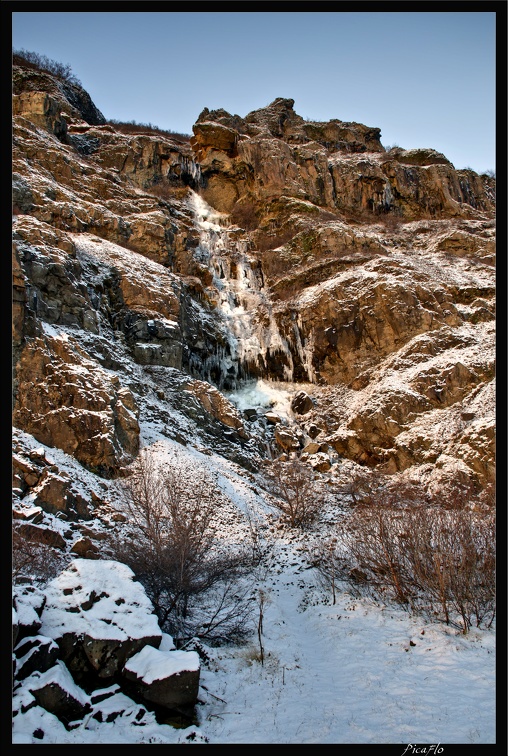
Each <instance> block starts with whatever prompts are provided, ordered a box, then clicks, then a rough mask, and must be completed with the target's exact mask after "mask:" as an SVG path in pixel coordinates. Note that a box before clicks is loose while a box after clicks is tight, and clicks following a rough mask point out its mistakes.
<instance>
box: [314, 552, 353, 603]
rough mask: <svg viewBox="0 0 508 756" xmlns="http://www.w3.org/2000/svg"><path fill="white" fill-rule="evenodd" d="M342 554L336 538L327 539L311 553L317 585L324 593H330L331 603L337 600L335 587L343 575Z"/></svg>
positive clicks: (344, 562)
mask: <svg viewBox="0 0 508 756" xmlns="http://www.w3.org/2000/svg"><path fill="white" fill-rule="evenodd" d="M345 564H346V561H345V559H344V556H343V554H342V553H341V550H340V545H339V543H338V541H337V538H333V537H332V538H328V539H326V540H325V541H323V542H322V543H320V544H319V545H318V546H317V547H316V548H315V550H314V553H313V566H314V567H315V568H316V570H317V575H318V583H319V585H320V586H321V588H323V590H325V591H327V592H328V591H331V593H332V603H333V604H335V603H336V600H337V587H338V584H339V581H340V579H341V578H342V577H343V576H344V573H345Z"/></svg>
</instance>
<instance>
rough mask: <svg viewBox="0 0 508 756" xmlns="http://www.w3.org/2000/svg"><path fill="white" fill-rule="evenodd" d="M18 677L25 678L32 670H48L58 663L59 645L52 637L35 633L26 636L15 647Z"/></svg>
mask: <svg viewBox="0 0 508 756" xmlns="http://www.w3.org/2000/svg"><path fill="white" fill-rule="evenodd" d="M14 654H15V656H16V679H18V680H24V679H25V678H26V677H28V676H29V675H31V674H32V672H35V671H38V672H46V670H48V669H50V668H51V667H53V666H54V664H56V661H57V659H58V645H57V644H56V643H55V641H54V640H52V639H51V638H45V637H44V636H43V635H35V636H33V637H29V638H25V639H24V640H22V641H21V642H20V643H18V645H17V646H16V647H15V649H14Z"/></svg>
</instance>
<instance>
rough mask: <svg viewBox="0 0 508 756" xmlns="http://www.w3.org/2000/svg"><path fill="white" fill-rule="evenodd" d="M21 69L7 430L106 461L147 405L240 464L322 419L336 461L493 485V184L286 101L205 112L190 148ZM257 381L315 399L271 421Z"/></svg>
mask: <svg viewBox="0 0 508 756" xmlns="http://www.w3.org/2000/svg"><path fill="white" fill-rule="evenodd" d="M14 80H15V87H14V101H15V105H14V109H13V114H14V125H13V215H14V217H13V226H14V235H13V261H14V263H13V273H14V275H13V346H14V360H13V379H14V380H13V389H14V415H13V418H14V424H15V426H16V427H17V428H19V429H21V430H22V431H24V432H26V433H28V434H32V435H33V437H34V438H35V439H36V440H38V441H40V442H41V443H44V444H48V445H50V446H55V447H57V448H59V449H62V450H64V451H66V452H68V453H69V454H71V455H73V456H74V457H75V458H76V459H77V460H79V461H80V463H81V464H83V465H84V466H86V467H87V468H88V469H91V470H94V471H96V472H97V474H98V475H107V476H115V475H117V474H119V473H120V471H121V469H122V467H123V466H125V465H126V464H128V462H129V461H130V460H132V459H134V458H135V456H136V454H137V452H138V448H139V444H140V433H141V431H140V423H142V422H143V419H144V418H147V417H163V418H164V423H165V425H164V427H165V433H167V434H168V435H169V436H170V437H172V438H175V439H178V440H179V441H180V442H182V443H183V442H185V443H192V442H193V439H192V438H191V437H189V435H188V434H189V431H188V430H182V429H183V427H184V426H183V424H182V422H181V421H180V420H179V419H178V418H179V417H180V416H179V415H178V413H183V414H182V416H185V417H187V418H188V419H189V418H190V420H191V421H192V422H195V423H196V424H197V425H196V428H197V430H196V432H202V433H205V435H206V434H207V433H210V435H209V436H207V438H208V439H209V442H210V444H212V445H214V447H215V448H216V449H217V450H218V451H219V453H221V454H224V455H226V456H227V455H229V457H230V458H232V459H235V460H238V461H240V463H241V464H246V465H247V466H249V465H250V466H251V467H255V466H256V464H258V462H256V461H253V460H254V457H252V459H251V460H250V462H249V459H250V457H249V455H250V454H251V451H250V450H255V454H256V455H258V457H256V459H259V457H261V458H262V457H263V455H267V456H268V455H269V450H270V449H271V450H272V454H273V453H275V454H277V453H278V452H280V451H281V449H282V450H283V451H285V452H287V451H288V450H289V452H290V453H294V454H297V455H299V454H301V453H305V454H309V452H308V451H307V452H303V449H304V448H305V446H306V444H308V443H309V441H310V440H311V438H313V437H315V436H311V435H310V428H311V427H312V428H315V429H317V432H318V433H319V443H320V445H323V444H324V445H325V446H324V447H323V448H327V449H328V450H329V454H330V455H331V456H330V457H329V459H331V460H332V462H333V463H334V464H336V460H337V458H339V459H340V458H348V459H350V460H353V461H354V462H356V463H358V464H361V465H369V466H371V467H376V468H379V469H380V470H384V471H385V472H389V473H391V474H398V473H403V472H405V471H411V470H422V471H423V473H425V476H426V479H431V478H432V477H433V476H434V475H437V474H438V473H439V474H441V473H442V474H443V475H445V474H448V471H449V470H450V469H451V467H453V465H455V466H456V467H458V468H460V470H461V471H462V473H464V475H465V476H466V477H470V478H471V479H473V480H474V481H475V482H476V483H479V484H480V485H484V484H485V483H487V482H488V481H491V480H493V477H494V444H495V433H494V429H495V419H494V418H495V415H494V406H495V404H494V402H495V399H494V396H495V394H494V374H495V359H494V346H495V179H493V178H492V177H490V176H487V175H481V176H480V175H478V174H476V173H474V172H473V171H471V170H456V169H455V168H454V166H453V165H452V164H451V163H450V161H449V160H448V159H447V158H446V157H445V156H444V155H442V154H440V153H438V152H436V151H435V150H433V149H430V148H422V149H418V150H414V149H413V150H404V149H403V148H393V149H391V150H389V151H386V150H385V148H384V147H383V145H382V143H381V133H380V129H379V128H377V127H368V126H364V125H362V124H358V123H350V122H343V121H340V120H338V119H333V120H331V121H329V122H326V123H321V122H311V121H306V120H305V119H303V118H302V117H301V116H299V115H298V114H297V113H296V112H295V110H294V101H293V100H291V99H283V98H278V99H276V100H275V101H274V102H272V103H271V104H270V105H268V106H266V107H264V108H261V109H259V110H256V111H253V112H252V113H249V114H248V115H247V116H245V117H240V116H238V115H232V114H230V113H227V112H226V111H225V110H213V111H210V110H208V109H207V108H205V109H204V110H203V111H202V113H201V114H200V116H199V117H198V119H197V122H196V124H195V125H194V127H193V136H192V137H191V138H190V141H184V140H181V139H176V138H173V137H172V136H171V135H170V134H167V135H163V134H160V133H155V132H154V133H153V134H151V133H143V134H141V133H138V134H136V133H131V134H126V133H123V132H120V131H119V130H117V129H115V127H114V126H112V125H108V124H106V123H105V119H104V116H102V114H100V113H99V112H98V111H97V109H96V108H95V106H93V103H92V102H91V100H90V98H89V96H88V95H87V94H86V93H84V92H83V90H79V91H78V90H77V89H75V88H69V87H64V86H62V84H61V82H58V81H57V80H56V79H55V78H54V77H52V76H51V75H49V74H41V73H37V72H30V71H28V70H27V69H21V68H19V67H17V66H16V67H14ZM255 381H258V382H259V381H261V382H263V381H265V382H278V383H277V385H283V386H286V387H287V388H288V392H289V395H296V394H297V392H298V391H299V390H301V386H304V387H305V392H306V393H307V394H308V398H309V401H310V404H307V405H306V411H305V413H301V412H299V411H293V410H292V409H291V408H290V406H289V402H288V409H287V412H286V414H285V416H284V417H283V418H282V420H283V422H282V424H280V423H279V426H280V427H278V430H277V437H276V436H275V428H276V425H274V424H271V423H270V422H269V420H267V419H266V415H265V414H262V413H261V414H260V415H256V412H255V410H256V406H255V403H256V401H257V399H259V396H256V394H255V392H254V393H253V392H252V391H251V393H250V397H251V404H252V405H254V406H251V407H246V406H245V405H244V403H243V399H239V397H245V396H247V394H246V393H244V394H242V391H243V392H247V391H248V390H249V387H252V385H253V382H255ZM259 385H261V384H259ZM207 387H209V388H207ZM225 394H227V395H232V394H235V395H236V397H237V399H236V401H237V405H236V406H237V407H238V408H239V409H240V412H245V411H246V410H247V409H249V410H251V414H250V415H249V416H248V417H244V416H242V415H241V414H239V413H238V412H237V410H236V409H235V407H234V406H232V405H231V404H230V403H229V401H228V399H226V398H225V396H224V395H225ZM154 397H155V398H154ZM161 397H163V398H161ZM258 409H259V407H258ZM266 409H267V406H264V411H266ZM280 419H281V418H279V420H280ZM312 432H313V433H315V431H312ZM221 434H222V435H221ZM284 439H286V440H284ZM288 439H289V440H288ZM249 444H250V446H249ZM332 452H333V453H332ZM253 453H254V452H253ZM323 453H325V452H323V451H322V450H320V451H319V452H316V454H323ZM311 456H312V455H311ZM334 460H335V461H334ZM327 464H328V463H327V462H326V460H323V461H320V462H319V465H318V464H317V462H316V469H317V470H319V469H322V470H323V471H324V472H326V470H327ZM440 471H441V472H440ZM423 473H422V474H423Z"/></svg>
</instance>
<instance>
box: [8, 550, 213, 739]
mask: <svg viewBox="0 0 508 756" xmlns="http://www.w3.org/2000/svg"><path fill="white" fill-rule="evenodd" d="M133 578H134V574H133V573H132V571H131V570H130V569H129V568H128V567H126V566H125V565H123V564H121V563H119V562H115V561H107V560H100V561H98V562H95V561H90V560H89V559H75V560H74V561H73V562H71V563H70V565H69V566H68V567H67V568H66V569H65V570H63V571H62V572H61V573H60V574H59V575H58V576H57V577H56V578H55V579H54V580H52V581H51V582H50V583H49V584H48V585H47V587H46V588H45V589H44V592H43V593H40V592H39V594H37V592H35V593H34V592H33V591H32V592H30V591H28V590H27V589H25V590H23V589H22V588H18V589H17V591H16V592H15V597H14V602H15V605H16V627H17V628H18V630H17V634H16V637H15V638H14V661H15V668H14V676H15V680H16V681H17V682H21V681H24V690H25V691H26V693H25V695H28V696H29V697H30V699H31V700H32V702H33V703H31V704H30V705H34V704H36V705H38V706H40V707H42V708H43V709H45V710H46V711H48V712H50V713H51V714H53V715H54V716H56V717H57V718H58V719H59V720H60V721H61V722H62V723H63V724H64V725H65V726H66V727H67V728H68V729H69V728H70V726H71V723H72V722H73V721H74V720H77V719H82V718H83V716H85V714H88V713H91V712H93V710H94V705H95V706H96V705H97V704H98V702H99V701H100V700H102V699H108V698H109V697H110V696H111V695H113V693H115V692H116V691H117V690H119V689H120V687H122V686H123V687H124V688H125V691H126V692H127V694H128V695H129V696H132V697H133V698H134V699H135V700H138V699H140V700H141V701H142V702H144V703H145V706H147V707H149V708H152V709H153V708H154V707H156V708H157V711H158V712H161V711H162V712H164V713H165V715H166V716H167V715H168V714H170V713H171V712H172V711H173V710H178V711H181V710H187V711H189V712H191V711H192V710H193V707H194V706H195V705H196V702H197V697H198V689H199V674H200V660H199V656H198V654H197V653H196V652H195V651H176V650H174V644H173V643H172V639H171V638H170V636H168V635H167V634H163V633H162V632H161V630H160V629H159V625H158V622H157V618H156V616H155V614H153V613H152V610H153V607H152V604H151V602H150V601H149V599H148V598H147V596H146V594H145V592H144V589H143V588H142V587H141V584H140V583H138V582H135V581H134V579H133ZM37 598H42V600H41V601H39V602H38V603H37ZM32 606H33V607H34V611H35V614H36V616H37V621H36V622H35V623H33V625H28V624H26V623H27V615H29V613H30V612H29V611H27V607H30V608H31V607H32ZM20 617H25V619H24V620H22V621H24V623H25V624H24V629H25V632H24V634H23V636H22V637H21V639H19V627H20V624H21V623H20V619H19V618H20ZM30 632H32V634H31V635H25V633H30ZM163 637H164V645H165V649H166V648H167V649H168V650H159V649H158V647H159V646H160V645H161V640H162V639H163ZM105 685H106V686H109V689H107V688H104V686H105ZM103 691H105V692H104V693H103ZM101 694H102V695H101ZM124 698H125V701H126V702H127V704H129V703H130V705H131V706H133V705H134V701H133V700H132V699H129V698H127V697H126V696H124ZM117 704H118V702H117ZM25 705H26V704H25ZM20 706H21V707H22V708H23V703H20ZM124 708H125V704H124ZM96 718H97V719H99V717H98V716H97V717H96ZM99 721H102V719H99ZM107 721H113V720H107Z"/></svg>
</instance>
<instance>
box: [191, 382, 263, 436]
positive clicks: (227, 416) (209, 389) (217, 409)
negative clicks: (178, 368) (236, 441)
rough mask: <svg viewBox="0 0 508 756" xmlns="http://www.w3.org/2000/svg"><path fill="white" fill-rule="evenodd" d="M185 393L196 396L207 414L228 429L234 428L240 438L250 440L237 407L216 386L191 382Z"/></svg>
mask: <svg viewBox="0 0 508 756" xmlns="http://www.w3.org/2000/svg"><path fill="white" fill-rule="evenodd" d="M184 391H189V392H190V393H191V394H192V395H193V396H195V397H196V399H197V400H198V401H199V403H200V404H201V406H202V407H203V408H204V409H205V411H206V412H209V413H210V414H211V415H212V417H214V418H215V419H216V420H219V422H221V423H222V424H223V425H225V426H227V427H228V428H233V429H234V430H235V431H236V433H238V435H239V436H240V438H243V439H248V438H249V435H248V433H247V431H246V430H245V428H244V425H243V421H242V418H241V415H240V413H239V412H238V410H237V409H236V407H235V406H234V405H233V404H231V402H230V401H228V400H227V399H226V397H225V396H224V395H223V394H221V392H220V391H218V390H217V389H216V388H215V387H214V386H211V385H210V384H209V383H205V382H204V381H190V382H189V383H187V385H186V387H185V389H184Z"/></svg>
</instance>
